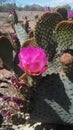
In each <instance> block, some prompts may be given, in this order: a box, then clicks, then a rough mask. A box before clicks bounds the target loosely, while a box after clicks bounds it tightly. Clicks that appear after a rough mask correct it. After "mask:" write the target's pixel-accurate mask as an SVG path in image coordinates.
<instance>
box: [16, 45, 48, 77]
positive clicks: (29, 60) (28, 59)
mask: <svg viewBox="0 0 73 130" xmlns="http://www.w3.org/2000/svg"><path fill="white" fill-rule="evenodd" d="M18 58H19V67H20V68H21V69H22V70H23V71H25V73H27V74H29V75H33V76H36V75H40V74H42V73H43V72H45V71H46V70H47V63H48V58H47V57H46V53H45V51H44V50H43V49H42V48H39V47H33V46H29V47H26V48H22V49H21V50H20V52H19V55H18Z"/></svg>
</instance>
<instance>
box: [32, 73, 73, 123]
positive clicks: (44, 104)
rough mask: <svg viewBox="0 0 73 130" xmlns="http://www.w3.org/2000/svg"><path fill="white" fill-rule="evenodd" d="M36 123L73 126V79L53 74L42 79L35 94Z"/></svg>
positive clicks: (33, 113) (34, 110)
mask: <svg viewBox="0 0 73 130" xmlns="http://www.w3.org/2000/svg"><path fill="white" fill-rule="evenodd" d="M33 98H34V104H33V106H34V107H33V111H32V112H31V114H30V117H31V119H32V120H34V122H36V121H37V122H44V123H54V124H64V125H65V124H71V125H73V78H71V79H70V78H69V77H67V76H66V75H62V74H61V73H59V74H55V73H53V74H51V75H47V76H46V77H44V78H42V79H41V81H40V82H39V84H38V86H37V88H36V91H35V92H34V97H33Z"/></svg>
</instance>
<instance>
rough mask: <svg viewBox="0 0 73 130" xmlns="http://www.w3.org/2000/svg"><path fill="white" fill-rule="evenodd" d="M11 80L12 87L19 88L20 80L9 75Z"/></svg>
mask: <svg viewBox="0 0 73 130" xmlns="http://www.w3.org/2000/svg"><path fill="white" fill-rule="evenodd" d="M11 82H12V84H13V87H14V88H16V89H20V88H21V84H20V81H19V79H18V78H17V77H15V76H12V77H11Z"/></svg>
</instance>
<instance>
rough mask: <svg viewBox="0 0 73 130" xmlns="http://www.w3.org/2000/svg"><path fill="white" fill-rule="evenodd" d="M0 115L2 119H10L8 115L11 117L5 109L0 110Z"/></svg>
mask: <svg viewBox="0 0 73 130" xmlns="http://www.w3.org/2000/svg"><path fill="white" fill-rule="evenodd" d="M1 115H2V116H3V117H7V118H8V117H10V115H11V113H10V111H9V110H5V109H3V110H1Z"/></svg>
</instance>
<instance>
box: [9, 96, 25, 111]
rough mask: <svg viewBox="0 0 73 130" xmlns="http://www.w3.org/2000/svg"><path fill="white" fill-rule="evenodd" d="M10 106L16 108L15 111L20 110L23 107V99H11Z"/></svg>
mask: <svg viewBox="0 0 73 130" xmlns="http://www.w3.org/2000/svg"><path fill="white" fill-rule="evenodd" d="M10 104H11V105H12V106H13V107H16V108H17V109H20V108H22V107H23V99H21V98H18V97H12V100H11V102H10Z"/></svg>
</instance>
